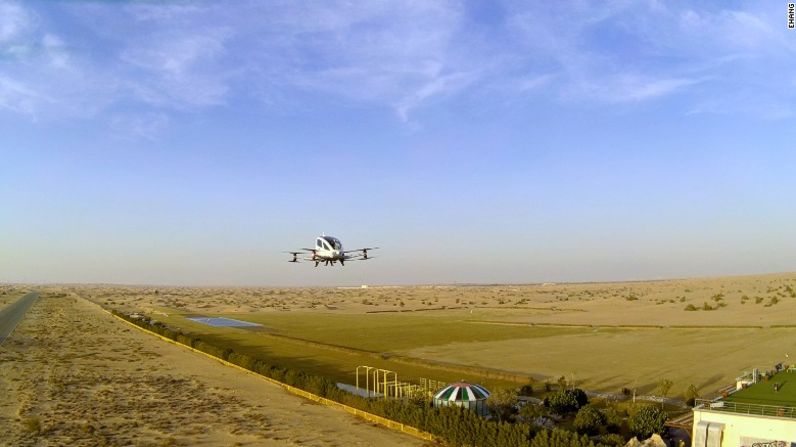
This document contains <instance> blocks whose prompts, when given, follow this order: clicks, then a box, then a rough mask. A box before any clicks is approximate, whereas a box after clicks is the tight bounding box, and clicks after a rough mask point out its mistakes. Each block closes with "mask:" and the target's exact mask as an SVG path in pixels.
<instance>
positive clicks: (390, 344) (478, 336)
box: [222, 311, 591, 352]
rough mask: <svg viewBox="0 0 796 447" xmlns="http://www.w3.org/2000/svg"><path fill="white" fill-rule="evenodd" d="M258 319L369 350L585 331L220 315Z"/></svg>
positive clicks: (441, 320) (448, 321) (446, 315)
mask: <svg viewBox="0 0 796 447" xmlns="http://www.w3.org/2000/svg"><path fill="white" fill-rule="evenodd" d="M222 316H225V317H229V318H242V319H244V320H246V321H251V322H255V323H260V324H262V325H263V326H265V327H266V328H269V329H271V330H274V331H275V332H276V333H278V334H281V335H287V336H291V337H296V338H302V339H306V340H313V341H316V342H320V343H328V344H332V345H338V346H347V347H351V348H356V349H364V350H367V351H373V352H394V351H398V350H404V349H413V348H417V347H422V346H436V345H444V344H448V343H453V342H459V343H474V342H484V341H503V340H513V339H527V338H534V339H538V338H545V337H555V336H561V335H568V334H579V333H588V332H590V331H591V328H585V327H572V328H566V327H549V326H538V327H537V326H516V325H514V326H512V325H489V324H481V323H478V322H472V321H465V319H466V318H467V317H471V316H470V315H468V314H467V313H466V312H461V311H445V312H438V313H435V314H428V313H426V314H418V313H412V314H406V313H405V314H364V315H363V314H360V315H356V314H354V315H352V314H321V313H312V312H290V313H278V314H276V313H270V314H266V313H259V314H258V313H252V314H245V315H241V314H224V315H222Z"/></svg>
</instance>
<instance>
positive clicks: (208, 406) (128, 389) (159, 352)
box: [0, 297, 422, 446]
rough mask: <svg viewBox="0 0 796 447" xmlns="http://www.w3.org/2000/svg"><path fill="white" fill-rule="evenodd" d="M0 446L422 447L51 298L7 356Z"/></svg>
mask: <svg viewBox="0 0 796 447" xmlns="http://www.w3.org/2000/svg"><path fill="white" fill-rule="evenodd" d="M0 428H2V430H0V431H1V432H2V433H3V436H2V438H1V439H0V445H8V446H12V445H13V446H25V445H31V446H34V445H36V446H38V445H43V446H44V445H77V446H80V445H83V446H94V445H141V446H160V445H252V446H254V445H319V446H320V445H324V446H350V445H363V446H365V445H386V446H388V445H396V446H397V445H401V446H405V445H422V442H421V441H419V440H416V439H414V438H412V437H409V436H406V435H403V434H400V433H396V432H393V431H390V430H387V429H383V428H380V427H374V426H372V425H370V424H368V423H366V422H364V421H362V420H360V419H357V418H355V417H354V416H351V415H348V414H346V413H344V412H342V411H338V410H333V409H330V408H327V407H324V406H320V405H317V404H314V403H310V402H308V401H306V400H304V399H301V398H299V397H296V396H293V395H290V394H288V393H287V392H285V391H283V390H282V389H281V388H280V387H278V386H275V385H272V384H270V383H267V382H265V381H263V380H261V379H258V378H257V377H255V376H253V375H249V374H246V373H243V372H240V371H237V370H234V369H232V368H229V367H226V366H224V365H221V364H220V363H218V362H215V361H213V360H212V359H208V358H206V357H204V356H201V355H199V354H195V353H192V352H190V351H187V350H185V349H182V348H179V347H177V346H174V345H171V344H168V343H165V342H163V341H161V340H159V339H157V338H155V337H152V336H150V335H147V334H144V333H141V332H139V331H137V330H135V329H132V328H130V327H129V326H127V325H125V324H124V323H122V322H120V321H118V320H115V319H113V318H112V317H111V316H109V315H108V314H106V313H104V312H102V311H101V310H100V309H99V308H98V307H97V306H95V305H94V304H91V303H88V302H87V301H84V300H82V299H76V298H73V297H68V298H42V299H40V300H39V302H38V303H37V304H35V305H34V306H33V307H32V308H31V310H30V311H29V313H28V315H27V316H26V318H25V319H24V320H23V321H22V323H20V325H19V326H18V327H17V329H16V331H15V332H14V334H13V336H12V337H11V338H9V339H8V340H7V342H6V344H5V345H4V346H2V347H0Z"/></svg>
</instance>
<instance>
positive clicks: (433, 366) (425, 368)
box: [52, 273, 796, 398]
mask: <svg viewBox="0 0 796 447" xmlns="http://www.w3.org/2000/svg"><path fill="white" fill-rule="evenodd" d="M794 287H796V274H792V273H788V274H774V275H758V276H739V277H724V278H691V279H678V280H667V281H642V282H626V283H590V284H529V285H494V286H492V285H490V286H485V285H466V286H465V285H458V286H456V285H454V286H413V287H367V288H325V289H324V288H296V289H284V288H282V289H267V288H251V289H247V288H235V289H222V288H218V289H201V288H197V289H192V288H169V287H160V288H154V287H113V286H91V287H75V286H70V287H55V288H53V289H52V291H53V292H58V291H60V292H61V293H68V294H72V295H75V296H80V297H84V298H86V299H89V300H91V301H93V302H96V303H98V304H100V305H102V306H105V307H107V308H110V309H116V310H120V311H123V312H128V313H129V312H139V313H142V314H144V315H148V316H150V317H152V318H154V319H157V320H160V321H163V322H164V323H166V324H168V325H169V326H172V327H175V328H179V329H180V330H182V331H185V332H188V333H199V334H202V335H203V336H206V337H210V338H212V339H218V340H221V341H222V342H224V343H230V344H231V345H234V346H236V347H238V348H241V347H243V349H244V350H246V352H249V353H254V354H257V353H261V354H264V355H266V356H270V358H274V359H278V360H279V361H281V362H283V363H287V364H290V365H293V366H297V367H300V368H302V369H306V370H311V371H313V372H317V373H320V374H322V375H326V376H330V377H333V378H334V379H335V380H339V381H342V382H347V383H353V380H354V374H353V370H354V368H355V367H356V366H357V365H360V364H368V365H374V366H378V367H383V368H388V369H392V370H395V371H397V372H398V374H399V375H400V376H402V377H404V378H406V379H407V380H417V379H419V378H420V377H425V378H431V379H435V380H439V381H443V382H444V381H452V380H457V379H459V378H465V379H468V380H478V381H480V382H481V383H484V384H485V385H487V386H492V387H506V386H513V385H512V383H515V384H516V383H519V382H521V381H523V380H524V378H528V379H529V380H532V381H535V382H537V383H542V382H545V381H550V382H554V381H556V380H557V379H558V378H559V377H562V376H563V377H565V378H567V379H568V380H570V381H572V382H575V383H577V384H578V385H579V386H582V387H584V388H585V389H589V390H593V391H599V392H607V393H616V392H619V390H620V389H622V388H632V389H634V390H637V391H638V393H640V394H645V393H650V394H655V392H656V386H657V384H658V383H659V382H660V381H661V380H663V379H668V380H671V381H672V382H673V386H672V388H671V389H670V390H669V395H670V396H671V397H675V398H677V397H679V396H681V395H682V392H683V391H684V390H685V389H687V388H688V387H690V386H691V385H693V386H694V387H696V388H697V389H698V390H699V392H700V394H701V395H703V396H708V395H711V394H715V393H717V390H718V389H719V388H721V387H724V386H726V385H727V384H729V383H731V382H732V381H733V380H734V378H735V377H736V376H737V375H738V374H739V373H740V372H741V371H742V370H744V369H749V368H753V367H767V366H770V364H773V363H775V362H778V361H781V360H784V357H785V355H786V354H787V353H788V352H796V349H794V348H796V346H794V345H793V342H792V340H793V336H794V335H796V325H794V324H793V323H792V320H791V317H790V316H791V315H793V313H794V312H795V311H796V293H795V292H794ZM197 315H201V316H225V317H230V318H236V319H240V320H244V321H249V322H254V323H259V324H261V325H262V328H261V329H255V330H249V329H241V328H216V327H209V326H206V325H202V324H199V323H195V322H193V321H190V320H188V319H187V318H186V317H188V316H197ZM500 372H503V373H505V374H504V375H501V374H500ZM492 373H494V374H492Z"/></svg>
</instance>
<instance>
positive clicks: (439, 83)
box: [0, 0, 796, 135]
mask: <svg viewBox="0 0 796 447" xmlns="http://www.w3.org/2000/svg"><path fill="white" fill-rule="evenodd" d="M467 6H468V5H467V4H463V3H459V2H457V1H454V0H451V1H445V0H440V1H428V2H410V3H405V4H395V3H391V2H349V1H334V2H322V3H317V2H301V1H295V2H294V1H283V2H267V3H261V2H236V3H235V5H234V6H230V5H229V4H226V3H224V4H219V3H211V2H207V3H202V2H193V3H177V4H168V3H167V4H161V3H128V4H119V3H118V2H108V3H95V2H86V3H83V2H68V3H62V4H58V9H57V10H54V9H53V7H52V5H51V4H49V3H44V4H41V5H39V8H38V9H35V10H34V8H33V7H31V6H30V5H29V4H24V5H23V4H21V3H14V2H3V1H2V0H0V107H2V108H4V109H6V110H10V111H13V112H15V113H21V114H25V115H29V116H35V117H41V116H62V117H67V118H71V117H75V116H78V117H91V116H95V115H97V114H98V112H99V111H109V113H107V115H108V116H115V115H114V109H115V108H117V106H118V108H119V109H123V110H125V111H126V113H130V112H129V111H130V110H136V109H140V111H141V114H142V116H144V117H149V118H146V119H142V122H163V120H153V119H151V116H152V115H148V114H155V115H158V114H165V115H166V116H168V115H169V114H175V113H183V112H185V111H201V110H205V109H206V108H209V107H214V106H217V105H221V104H226V103H228V102H230V99H231V98H234V99H238V98H240V97H250V96H252V95H254V96H255V97H257V98H259V99H260V100H262V101H264V102H273V101H276V105H277V107H278V108H282V107H283V105H284V106H285V108H293V109H295V108H296V107H301V104H298V105H296V104H291V102H293V101H298V100H295V99H294V98H296V97H301V98H306V97H307V95H312V96H314V97H317V98H329V99H331V100H333V101H337V102H340V101H343V102H352V103H358V104H366V105H369V106H375V107H385V108H390V109H392V110H393V111H394V112H395V114H396V116H398V117H399V119H401V120H403V121H409V120H410V117H411V114H412V113H414V111H416V110H418V109H420V108H423V107H426V106H428V105H430V104H444V103H446V102H449V101H450V102H453V101H456V100H457V98H458V97H460V96H462V95H467V94H471V93H472V94H475V95H479V94H480V93H479V92H482V91H489V92H490V94H491V95H497V96H502V98H498V100H497V102H498V103H501V102H505V101H503V99H505V98H508V97H511V98H512V100H513V101H516V100H517V99H516V98H517V97H519V98H521V99H520V100H523V101H527V100H532V99H530V98H531V96H529V95H523V93H526V92H529V91H533V92H534V95H536V94H545V95H549V96H551V97H553V98H561V99H563V100H567V101H568V100H571V99H572V98H578V100H584V99H585V100H587V101H591V102H593V103H598V104H601V103H603V104H611V105H616V104H622V103H643V102H648V101H655V100H658V99H660V98H664V97H667V96H670V95H674V94H678V95H680V96H679V98H680V100H682V101H684V102H685V103H686V104H684V105H683V109H684V111H689V110H690V111H692V112H693V111H696V110H702V111H708V110H719V109H722V108H724V109H728V108H729V107H728V105H729V103H731V102H733V101H736V102H737V101H738V100H744V99H745V98H746V99H747V100H748V98H774V97H776V95H775V94H774V89H775V87H774V84H775V82H774V79H775V78H776V77H777V76H780V77H781V76H784V77H786V78H787V77H788V76H793V75H794V74H796V63H794V61H796V59H794V58H793V57H792V56H793V55H794V54H796V43H794V40H793V39H788V38H787V36H785V35H784V34H783V32H781V31H780V30H778V29H777V26H779V25H781V23H780V22H781V17H772V16H770V15H767V12H766V11H767V10H766V9H759V10H755V9H751V8H752V6H750V7H749V8H748V9H744V10H730V9H724V10H722V9H715V10H709V9H708V8H706V7H703V8H699V9H697V8H695V7H693V6H691V5H689V6H687V7H679V8H678V7H677V6H673V5H671V4H664V3H660V2H657V1H654V0H650V1H647V2H631V1H615V2H607V3H600V4H594V3H591V2H582V1H574V2H562V3H548V2H545V3H539V4H528V3H525V2H516V3H514V2H511V1H510V0H507V1H506V2H505V3H503V4H502V6H503V9H504V12H505V16H503V17H502V18H500V19H499V20H496V21H495V23H492V24H490V25H489V27H485V26H484V25H483V24H481V23H479V20H480V18H479V17H473V16H471V15H468V10H467ZM64 12H66V14H64ZM48 14H49V15H48ZM56 14H58V15H59V20H39V19H40V18H42V17H43V18H45V19H48V18H50V17H54V16H55V15H56ZM775 19H776V20H775ZM69 20H76V21H83V22H82V23H81V25H82V28H83V29H86V30H88V33H89V34H88V36H80V35H76V34H71V29H70V27H69V26H63V27H61V28H58V27H57V26H55V24H58V23H66V22H68V21H69ZM778 24H779V25H778ZM783 31H784V30H783ZM783 55H790V56H789V57H784V56H783ZM543 86H544V87H545V88H544V89H541V88H540V87H543ZM480 97H481V98H487V97H486V96H483V95H481V96H480ZM490 99H491V97H490ZM791 99H792V98H791ZM791 99H789V98H785V99H784V100H783V99H782V98H781V97H780V99H779V100H778V101H776V104H775V102H771V107H772V110H773V109H774V108H776V109H777V110H778V112H777V114H779V115H781V114H782V113H781V110H782V109H783V108H784V109H787V108H790V107H792V104H793V101H792V100H791ZM759 102H760V105H759V107H764V104H765V103H766V102H765V101H759ZM282 103H284V104H282ZM722 103H724V105H723V106H722ZM128 121H129V120H128ZM165 122H168V120H165ZM134 127H135V126H134ZM138 127H141V128H142V129H146V128H156V127H158V126H147V125H143V124H141V125H140V126H138ZM141 134H149V135H151V134H153V132H150V131H144V132H141Z"/></svg>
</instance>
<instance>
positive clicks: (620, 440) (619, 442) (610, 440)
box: [600, 433, 627, 447]
mask: <svg viewBox="0 0 796 447" xmlns="http://www.w3.org/2000/svg"><path fill="white" fill-rule="evenodd" d="M600 443H601V444H605V445H607V446H609V447H622V446H624V445H625V444H626V443H627V441H626V440H625V438H624V436H622V435H617V434H615V433H611V434H607V435H602V436H600Z"/></svg>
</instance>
